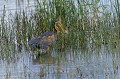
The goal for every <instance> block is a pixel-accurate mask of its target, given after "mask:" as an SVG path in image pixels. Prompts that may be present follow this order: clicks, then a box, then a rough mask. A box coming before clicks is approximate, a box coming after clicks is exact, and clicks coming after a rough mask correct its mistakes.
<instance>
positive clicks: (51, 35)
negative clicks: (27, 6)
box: [29, 17, 65, 54]
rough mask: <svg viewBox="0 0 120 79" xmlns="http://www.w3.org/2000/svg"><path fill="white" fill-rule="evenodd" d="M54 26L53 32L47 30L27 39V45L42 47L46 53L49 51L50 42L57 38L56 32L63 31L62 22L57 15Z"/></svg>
mask: <svg viewBox="0 0 120 79" xmlns="http://www.w3.org/2000/svg"><path fill="white" fill-rule="evenodd" d="M54 28H55V31H54V32H52V31H49V32H45V33H43V34H40V35H38V36H36V37H33V38H32V39H31V40H30V41H29V46H30V47H35V48H40V49H43V50H44V52H45V53H47V54H48V53H49V51H50V46H51V44H52V43H53V42H55V41H56V40H57V37H58V33H64V32H65V29H64V27H63V24H62V23H61V17H59V18H58V20H57V21H56V22H55V23H54Z"/></svg>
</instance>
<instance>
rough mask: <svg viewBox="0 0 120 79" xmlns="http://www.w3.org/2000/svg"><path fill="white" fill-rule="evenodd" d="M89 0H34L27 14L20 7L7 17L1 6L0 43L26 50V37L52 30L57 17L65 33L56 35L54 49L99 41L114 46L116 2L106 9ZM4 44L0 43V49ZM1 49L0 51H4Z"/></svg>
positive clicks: (117, 7) (10, 47)
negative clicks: (60, 19) (57, 36)
mask: <svg viewBox="0 0 120 79" xmlns="http://www.w3.org/2000/svg"><path fill="white" fill-rule="evenodd" d="M91 1H92V0H91ZM91 1H85V2H84V1H80V0H77V1H75V2H74V1H73V0H57V1H56V0H48V1H46V0H43V1H41V2H39V0H36V1H35V2H36V6H35V11H31V12H29V14H28V13H27V12H26V11H25V10H23V11H21V10H20V11H16V12H15V14H9V17H7V16H6V9H5V7H4V9H3V16H2V17H1V24H0V26H1V27H0V30H1V31H0V38H1V39H2V40H1V43H3V44H4V43H5V44H4V46H5V48H6V47H7V48H6V49H10V50H11V49H14V51H19V50H22V49H23V48H25V49H29V46H28V41H29V40H30V38H31V37H34V36H36V35H39V34H42V33H44V32H47V31H54V24H53V22H55V20H56V18H57V17H58V16H61V18H62V23H63V26H64V28H66V30H67V31H68V33H67V34H65V35H64V37H61V36H59V38H58V40H57V42H56V44H53V47H54V48H55V49H60V48H65V49H67V48H71V47H73V48H75V49H86V48H87V47H89V45H92V46H97V47H99V46H101V45H102V44H105V45H106V44H112V45H115V46H116V45H118V42H119V41H118V39H119V37H120V32H119V30H120V29H119V24H120V22H119V12H120V11H119V1H118V0H115V4H114V7H112V8H110V10H109V9H107V6H106V5H105V4H103V3H102V1H100V0H98V1H97V0H96V1H92V2H91ZM111 3H112V2H111ZM18 6H19V5H18ZM111 6H113V5H112V4H111ZM113 8H114V9H115V10H113ZM111 9H112V11H111ZM6 19H7V20H6ZM4 46H3V45H1V47H2V48H4ZM5 48H4V49H1V51H4V50H6V49H5ZM8 52H9V51H8Z"/></svg>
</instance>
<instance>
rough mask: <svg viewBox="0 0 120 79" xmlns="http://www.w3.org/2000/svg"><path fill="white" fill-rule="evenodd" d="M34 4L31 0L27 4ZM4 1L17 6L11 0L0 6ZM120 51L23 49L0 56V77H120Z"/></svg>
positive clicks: (22, 78) (6, 4) (98, 49)
mask: <svg viewBox="0 0 120 79" xmlns="http://www.w3.org/2000/svg"><path fill="white" fill-rule="evenodd" d="M9 1H11V2H12V3H11V2H9ZM27 3H28V2H27V0H26V1H25V2H24V4H23V5H21V6H22V7H21V8H23V9H26V7H28V6H27V5H28V4H27ZM33 4H34V2H33V1H32V0H31V1H30V2H29V6H32V5H33ZM4 5H5V6H6V8H7V9H8V11H9V10H10V12H11V11H12V12H13V13H14V12H15V10H11V9H16V2H14V0H8V2H5V0H1V1H0V8H4ZM32 9H33V8H32ZM1 10H2V9H1ZM17 10H19V9H17ZM119 51H120V50H119V49H116V48H112V47H111V46H107V45H106V46H104V45H102V46H101V47H100V48H95V50H92V49H90V48H89V49H87V50H84V51H82V50H77V49H73V48H71V49H69V50H66V51H63V52H57V51H55V50H51V54H50V55H41V56H36V54H35V53H33V52H32V51H30V50H24V49H23V50H21V52H19V53H17V54H15V56H13V57H12V56H11V58H4V57H2V56H0V79H120V61H119V60H120V54H119ZM1 53H2V52H1Z"/></svg>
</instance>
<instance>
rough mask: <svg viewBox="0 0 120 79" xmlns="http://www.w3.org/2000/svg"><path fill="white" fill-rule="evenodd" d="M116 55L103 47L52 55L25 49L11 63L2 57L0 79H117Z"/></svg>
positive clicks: (117, 55) (118, 63) (116, 53)
mask: <svg viewBox="0 0 120 79" xmlns="http://www.w3.org/2000/svg"><path fill="white" fill-rule="evenodd" d="M22 52H23V51H22ZM51 52H55V51H51ZM55 53H58V52H55ZM119 56H120V55H119V53H118V52H113V51H112V50H111V49H110V48H106V47H104V46H103V47H101V49H96V50H95V51H89V50H88V51H84V52H81V51H80V52H78V50H68V51H67V52H59V53H58V55H57V56H54V57H53V56H52V55H42V56H33V55H32V54H31V53H30V52H29V51H25V50H24V53H21V54H17V55H16V59H17V60H16V61H15V62H14V63H12V60H11V62H10V60H9V59H6V60H2V59H1V61H0V63H1V64H0V70H1V71H0V79H5V78H6V79H10V78H11V79H41V78H42V79H119V78H120V76H119V75H120V68H119V65H120V62H119V60H120V57H119ZM8 60H9V63H8Z"/></svg>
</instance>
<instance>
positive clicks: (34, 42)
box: [29, 32, 57, 49]
mask: <svg viewBox="0 0 120 79" xmlns="http://www.w3.org/2000/svg"><path fill="white" fill-rule="evenodd" d="M55 40H57V34H56V33H53V32H45V33H43V34H41V35H39V36H38V37H34V38H32V39H31V40H30V41H29V45H30V46H31V47H37V48H41V49H47V47H48V46H50V45H51V44H52V43H53V42H54V41H55Z"/></svg>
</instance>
